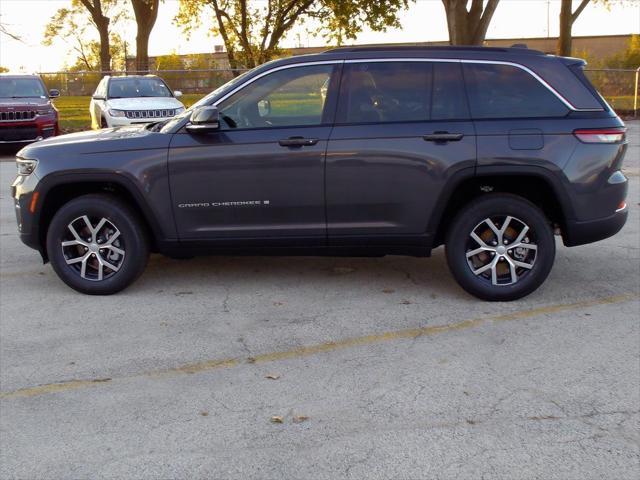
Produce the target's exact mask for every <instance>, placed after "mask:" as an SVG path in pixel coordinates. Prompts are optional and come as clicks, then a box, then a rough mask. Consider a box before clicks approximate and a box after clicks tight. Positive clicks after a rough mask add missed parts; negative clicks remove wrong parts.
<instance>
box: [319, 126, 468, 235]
mask: <svg viewBox="0 0 640 480" xmlns="http://www.w3.org/2000/svg"><path fill="white" fill-rule="evenodd" d="M442 131H446V132H449V133H459V134H462V138H460V140H457V141H448V142H436V141H426V140H425V139H424V138H423V137H424V136H425V135H429V134H433V133H435V132H442ZM475 160H476V142H475V133H474V130H473V125H472V124H471V122H469V121H462V122H420V123H405V124H389V125H352V126H336V127H335V129H334V131H333V133H332V135H331V140H330V142H329V147H328V150H327V230H328V234H329V238H330V243H331V244H336V245H337V244H340V243H341V239H340V236H357V235H372V234H379V235H384V236H391V237H393V236H399V235H402V236H404V235H407V236H419V235H423V234H425V232H426V230H427V224H428V222H429V219H430V217H431V214H432V211H433V207H434V206H435V204H436V201H437V200H438V198H439V196H440V194H441V192H442V189H443V187H444V186H445V183H446V181H447V180H448V179H449V178H450V177H451V176H452V175H453V174H454V173H455V172H457V171H459V170H460V169H462V168H466V167H473V166H474V165H475ZM342 240H345V241H348V239H344V238H343V239H342ZM415 241H417V242H420V239H418V238H416V239H415Z"/></svg>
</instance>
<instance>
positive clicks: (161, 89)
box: [109, 77, 172, 98]
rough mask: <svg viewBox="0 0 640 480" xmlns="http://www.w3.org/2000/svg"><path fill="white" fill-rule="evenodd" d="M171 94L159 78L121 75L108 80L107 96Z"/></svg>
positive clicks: (160, 95)
mask: <svg viewBox="0 0 640 480" xmlns="http://www.w3.org/2000/svg"><path fill="white" fill-rule="evenodd" d="M171 96H172V94H171V91H170V90H169V87H167V85H166V84H165V83H164V82H163V81H162V80H160V79H159V78H144V77H143V78H140V77H122V78H112V79H111V81H110V82H109V98H136V97H171Z"/></svg>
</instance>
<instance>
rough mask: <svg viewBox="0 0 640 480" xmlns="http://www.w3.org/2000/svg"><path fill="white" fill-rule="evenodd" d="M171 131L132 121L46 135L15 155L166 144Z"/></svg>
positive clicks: (53, 153)
mask: <svg viewBox="0 0 640 480" xmlns="http://www.w3.org/2000/svg"><path fill="white" fill-rule="evenodd" d="M170 140H171V135H167V134H164V133H156V132H151V131H149V130H148V129H147V128H145V126H143V125H133V126H126V127H117V128H105V129H102V130H88V131H86V132H77V133H69V134H67V135H60V136H57V137H50V138H47V139H45V140H42V141H40V142H36V143H32V144H30V145H27V146H26V147H24V148H23V149H22V150H20V151H19V152H18V156H21V157H25V158H36V159H39V158H41V157H43V156H59V155H60V154H62V153H67V152H69V153H71V152H73V153H80V154H90V153H100V152H117V151H127V150H145V149H154V148H167V147H168V146H169V141H170Z"/></svg>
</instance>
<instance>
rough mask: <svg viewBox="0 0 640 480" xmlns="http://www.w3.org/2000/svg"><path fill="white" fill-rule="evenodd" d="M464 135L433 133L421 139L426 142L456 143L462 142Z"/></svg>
mask: <svg viewBox="0 0 640 480" xmlns="http://www.w3.org/2000/svg"><path fill="white" fill-rule="evenodd" d="M462 137H464V134H462V133H449V132H434V133H432V134H430V135H425V136H423V137H422V138H423V139H424V140H426V141H427V142H443V143H444V142H458V141H460V140H462Z"/></svg>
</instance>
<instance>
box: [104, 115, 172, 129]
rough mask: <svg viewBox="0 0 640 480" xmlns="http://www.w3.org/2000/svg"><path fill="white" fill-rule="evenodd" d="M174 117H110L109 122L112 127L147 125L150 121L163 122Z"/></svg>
mask: <svg viewBox="0 0 640 480" xmlns="http://www.w3.org/2000/svg"><path fill="white" fill-rule="evenodd" d="M172 118H173V117H156V118H126V117H109V119H108V120H107V123H108V124H109V126H110V127H126V126H128V125H146V124H148V123H155V122H163V121H165V120H170V119H172Z"/></svg>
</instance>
